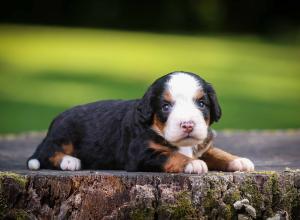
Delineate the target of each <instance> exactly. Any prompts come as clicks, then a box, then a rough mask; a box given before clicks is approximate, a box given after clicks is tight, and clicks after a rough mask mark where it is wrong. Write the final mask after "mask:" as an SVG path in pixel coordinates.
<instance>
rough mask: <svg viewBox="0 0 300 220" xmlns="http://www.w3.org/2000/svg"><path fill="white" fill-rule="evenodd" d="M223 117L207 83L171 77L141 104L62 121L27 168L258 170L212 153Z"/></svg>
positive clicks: (87, 111) (87, 109) (112, 104)
mask: <svg viewBox="0 0 300 220" xmlns="http://www.w3.org/2000/svg"><path fill="white" fill-rule="evenodd" d="M220 117H221V108H220V106H219V103H218V100H217V96H216V93H215V91H214V89H213V87H212V86H211V85H210V84H209V83H207V82H206V81H205V80H204V79H202V78H201V77H199V76H198V75H196V74H193V73H188V72H172V73H169V74H167V75H165V76H163V77H161V78H159V79H157V80H156V81H155V82H154V83H153V84H152V85H151V86H150V87H149V89H148V90H147V91H146V93H145V95H144V96H143V98H142V99H137V100H129V101H121V100H109V101H99V102H95V103H91V104H86V105H81V106H77V107H74V108H71V109H69V110H67V111H65V112H63V113H62V114H60V115H58V116H57V117H56V118H55V119H54V120H53V121H52V123H51V125H50V127H49V130H48V133H47V136H46V137H45V139H44V140H43V141H42V143H41V144H40V145H39V146H38V147H37V149H36V151H35V153H34V154H33V155H32V156H31V157H30V158H29V159H28V161H27V166H28V168H29V169H31V170H37V169H60V170H80V169H118V170H124V169H125V170H127V171H151V172H171V173H179V172H184V173H197V174H201V173H206V172H207V171H208V170H219V171H252V170H254V165H253V163H252V162H251V161H250V160H249V159H247V158H241V157H238V156H235V155H232V154H229V153H226V152H224V151H222V150H220V149H218V148H215V147H214V146H213V143H212V139H213V133H212V131H211V129H210V125H211V124H212V123H213V122H217V121H218V120H219V119H220Z"/></svg>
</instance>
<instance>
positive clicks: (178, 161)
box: [149, 141, 192, 173]
mask: <svg viewBox="0 0 300 220" xmlns="http://www.w3.org/2000/svg"><path fill="white" fill-rule="evenodd" d="M149 147H150V148H151V149H153V150H155V151H156V152H159V153H160V154H162V155H165V156H167V157H168V159H167V161H166V163H165V164H164V165H163V170H164V171H165V172H168V173H180V172H183V171H184V168H185V167H186V165H187V164H188V163H189V162H190V161H191V160H192V158H190V157H187V156H185V155H183V154H181V153H179V152H177V150H176V149H171V148H169V147H167V146H163V145H161V144H157V143H154V142H152V141H151V142H150V143H149Z"/></svg>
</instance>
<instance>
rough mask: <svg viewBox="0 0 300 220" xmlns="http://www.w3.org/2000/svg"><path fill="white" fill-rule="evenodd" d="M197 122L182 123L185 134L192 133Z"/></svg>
mask: <svg viewBox="0 0 300 220" xmlns="http://www.w3.org/2000/svg"><path fill="white" fill-rule="evenodd" d="M194 126H195V122H193V121H184V122H181V123H180V127H181V129H182V130H183V132H185V133H191V132H192V131H193V129H194Z"/></svg>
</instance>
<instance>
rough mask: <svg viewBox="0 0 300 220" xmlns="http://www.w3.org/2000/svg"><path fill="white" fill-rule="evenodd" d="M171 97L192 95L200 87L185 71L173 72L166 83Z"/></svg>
mask: <svg viewBox="0 0 300 220" xmlns="http://www.w3.org/2000/svg"><path fill="white" fill-rule="evenodd" d="M167 86H168V89H169V91H170V93H171V95H172V98H173V99H178V98H179V99H180V98H187V97H190V98H192V97H194V96H195V94H196V92H197V91H198V90H199V89H202V87H201V85H199V83H198V81H197V80H196V79H195V77H193V76H191V75H188V74H186V73H175V74H173V75H171V79H170V80H169V81H168V83H167Z"/></svg>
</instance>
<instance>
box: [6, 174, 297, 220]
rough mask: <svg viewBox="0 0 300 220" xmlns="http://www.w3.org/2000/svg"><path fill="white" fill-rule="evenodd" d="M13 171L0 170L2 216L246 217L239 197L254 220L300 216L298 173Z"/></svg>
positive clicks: (111, 217) (245, 211) (14, 217)
mask: <svg viewBox="0 0 300 220" xmlns="http://www.w3.org/2000/svg"><path fill="white" fill-rule="evenodd" d="M18 173H19V174H20V175H16V174H12V173H1V177H0V180H1V194H0V200H1V204H0V208H1V211H0V219H2V218H8V219H9V218H10V219H17V218H20V219H237V218H238V217H239V219H242V218H245V217H246V218H248V219H251V217H250V216H251V215H250V214H248V213H247V210H245V209H241V210H235V209H234V207H233V204H234V203H235V202H236V201H238V200H241V199H245V198H246V199H248V200H249V205H250V206H252V207H253V208H254V209H255V215H256V218H257V219H267V218H268V217H273V216H275V215H276V214H277V216H279V215H282V216H285V217H283V218H282V219H287V218H286V216H287V215H288V216H289V218H292V219H299V218H300V172H299V171H286V172H254V173H220V172H218V173H217V172H211V173H208V174H205V175H200V176H199V175H185V174H162V173H126V172H116V171H106V172H96V171H80V172H59V171H39V172H28V171H18ZM252 215H253V213H252ZM252 217H253V216H252Z"/></svg>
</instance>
